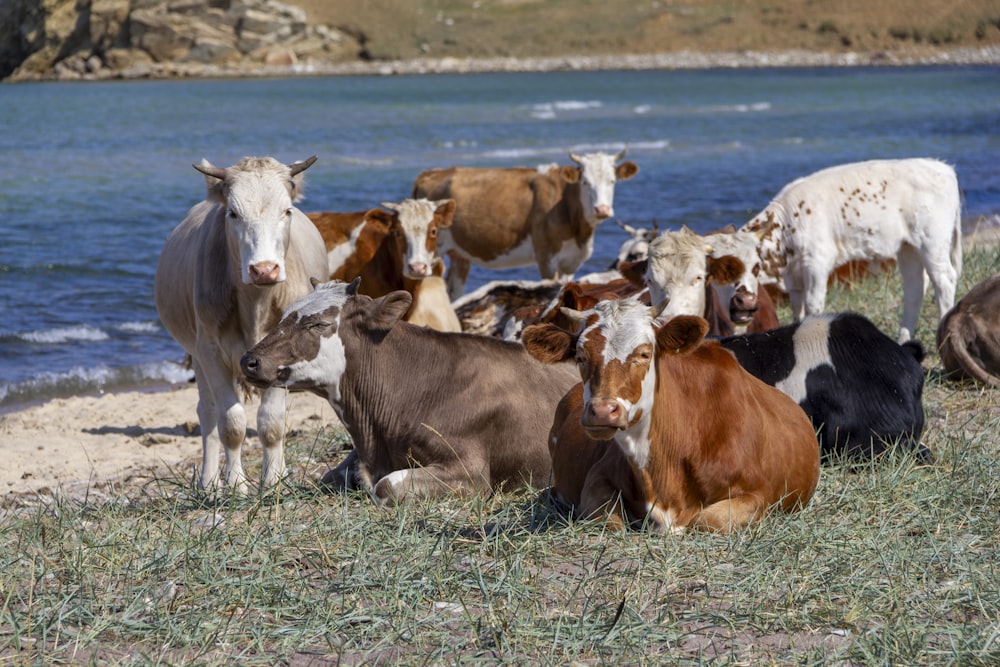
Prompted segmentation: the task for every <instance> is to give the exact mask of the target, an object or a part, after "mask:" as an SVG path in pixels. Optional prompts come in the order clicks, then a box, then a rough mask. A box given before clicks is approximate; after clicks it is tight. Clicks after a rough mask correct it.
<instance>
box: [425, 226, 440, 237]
mask: <svg viewBox="0 0 1000 667" xmlns="http://www.w3.org/2000/svg"><path fill="white" fill-rule="evenodd" d="M437 235H438V230H437V227H431V228H430V229H428V230H427V236H429V237H431V238H432V239H433V238H437Z"/></svg>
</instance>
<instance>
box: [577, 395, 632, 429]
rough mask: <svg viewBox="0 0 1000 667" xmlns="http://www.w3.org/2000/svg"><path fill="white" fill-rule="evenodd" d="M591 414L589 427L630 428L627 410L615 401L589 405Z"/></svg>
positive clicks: (592, 402) (598, 401)
mask: <svg viewBox="0 0 1000 667" xmlns="http://www.w3.org/2000/svg"><path fill="white" fill-rule="evenodd" d="M587 411H588V412H589V413H590V414H589V417H590V419H588V420H587V421H588V422H589V424H588V425H589V426H610V427H612V428H625V427H627V426H628V423H627V417H626V414H625V409H624V408H623V407H622V405H621V403H619V402H618V401H615V400H595V401H591V402H590V403H589V404H588V405H587Z"/></svg>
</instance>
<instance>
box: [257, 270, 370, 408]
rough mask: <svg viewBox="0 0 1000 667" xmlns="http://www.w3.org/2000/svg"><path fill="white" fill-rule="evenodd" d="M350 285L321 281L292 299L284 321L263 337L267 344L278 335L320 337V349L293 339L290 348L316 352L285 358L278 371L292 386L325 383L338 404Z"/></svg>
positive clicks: (345, 366) (263, 342)
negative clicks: (342, 318)
mask: <svg viewBox="0 0 1000 667" xmlns="http://www.w3.org/2000/svg"><path fill="white" fill-rule="evenodd" d="M350 288H351V285H349V284H346V283H341V282H336V281H334V282H329V283H323V284H321V285H318V286H317V287H316V289H315V291H313V292H312V293H311V294H308V295H306V296H304V297H302V298H301V299H299V300H298V301H295V302H294V303H292V304H291V305H290V306H289V307H288V308H287V309H286V310H285V313H284V315H283V316H282V319H281V323H280V324H279V325H278V326H277V327H276V328H275V330H274V331H273V332H272V333H271V334H268V336H267V337H265V339H264V340H263V341H261V344H264V345H266V342H265V341H267V339H268V338H271V337H272V336H274V335H280V336H284V337H287V338H289V339H295V338H306V337H318V338H319V347H318V351H316V346H315V345H308V344H306V345H301V346H300V345H295V344H294V340H293V341H292V344H291V345H290V346H289V347H290V349H292V350H310V352H315V354H310V355H309V356H308V357H306V356H304V355H303V353H302V352H297V353H294V354H293V356H292V357H291V358H289V359H282V361H283V363H281V364H279V365H278V368H277V373H278V375H279V377H280V378H281V384H282V385H284V386H286V387H289V388H313V387H325V388H326V390H327V395H328V397H329V400H330V403H331V404H332V405H333V406H334V407H335V408H336V407H337V406H338V405H339V404H340V398H341V397H340V379H341V377H343V375H344V372H345V371H346V369H347V356H346V354H345V350H344V343H343V341H342V340H341V339H340V336H339V335H338V331H339V329H340V316H341V313H343V310H344V304H346V303H347V299H348V298H349V296H350V294H349V289H350ZM261 344H259V345H261ZM255 349H256V348H255Z"/></svg>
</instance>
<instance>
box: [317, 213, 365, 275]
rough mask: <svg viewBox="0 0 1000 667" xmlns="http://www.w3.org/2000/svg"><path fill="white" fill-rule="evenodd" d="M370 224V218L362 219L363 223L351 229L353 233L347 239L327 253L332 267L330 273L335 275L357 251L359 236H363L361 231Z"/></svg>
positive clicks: (328, 263) (329, 265)
mask: <svg viewBox="0 0 1000 667" xmlns="http://www.w3.org/2000/svg"><path fill="white" fill-rule="evenodd" d="M367 224H368V220H367V219H366V220H362V221H361V224H360V225H358V226H357V227H355V228H354V229H352V230H351V235H350V236H349V237H347V240H346V241H344V242H343V243H340V244H338V245H336V246H334V247H333V248H332V249H331V250H330V251H329V252H328V253H327V254H326V263H327V266H328V267H329V268H330V275H333V274H334V273H336V272H337V271H339V270H340V267H342V266H343V265H344V262H346V261H347V258H348V257H350V256H351V255H353V254H354V253H355V251H356V250H357V246H358V238H359V237H360V236H361V232H362V231H364V229H365V225H367Z"/></svg>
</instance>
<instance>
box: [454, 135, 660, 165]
mask: <svg viewBox="0 0 1000 667" xmlns="http://www.w3.org/2000/svg"><path fill="white" fill-rule="evenodd" d="M669 147H670V140H669V139H656V140H653V141H637V142H634V143H629V144H628V145H627V146H626V144H625V143H623V142H606V143H583V144H574V145H572V146H534V147H531V148H527V147H526V148H497V149H495V150H491V151H485V152H483V153H481V154H480V156H479V157H484V158H490V159H503V160H527V159H529V158H539V159H544V158H546V157H555V158H556V159H559V160H565V159H566V156H567V153H568V152H573V153H578V154H583V153H597V152H602V153H611V154H616V153H618V152H619V151H621V150H622V149H624V148H628V152H629V153H632V152H634V151H651V152H652V151H662V150H665V149H667V148H669ZM475 157H476V156H470V159H474V158H475Z"/></svg>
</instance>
